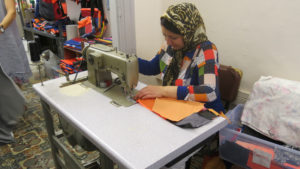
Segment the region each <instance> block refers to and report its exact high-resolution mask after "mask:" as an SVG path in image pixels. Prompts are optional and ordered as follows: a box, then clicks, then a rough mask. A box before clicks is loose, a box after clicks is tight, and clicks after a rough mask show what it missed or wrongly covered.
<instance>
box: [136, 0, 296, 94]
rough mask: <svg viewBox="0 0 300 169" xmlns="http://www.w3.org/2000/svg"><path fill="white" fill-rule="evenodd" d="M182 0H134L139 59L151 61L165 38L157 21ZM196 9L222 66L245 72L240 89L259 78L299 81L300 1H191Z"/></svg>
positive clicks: (243, 89)
mask: <svg viewBox="0 0 300 169" xmlns="http://www.w3.org/2000/svg"><path fill="white" fill-rule="evenodd" d="M176 2H182V1H180V0H163V1H162V0H151V1H147V0H136V2H135V14H136V15H135V17H136V18H135V21H136V23H135V24H136V44H137V55H138V56H139V57H143V58H147V59H151V58H152V57H153V56H154V55H155V54H156V52H157V51H158V49H159V47H160V45H161V42H162V41H163V37H162V34H161V30H160V25H159V17H160V15H161V14H163V12H164V11H165V10H166V9H167V7H168V6H169V5H170V4H174V3H176ZM189 2H193V3H194V4H195V5H196V6H197V8H198V9H199V11H200V13H201V15H202V17H203V20H204V22H205V25H206V29H207V35H208V38H209V39H210V40H211V41H212V42H214V43H215V44H216V46H217V48H218V50H219V54H220V62H221V63H222V64H225V65H231V66H233V67H236V68H239V69H241V70H242V71H243V73H244V75H243V78H242V83H241V87H240V89H241V90H242V91H245V92H250V91H251V89H252V85H253V83H254V82H255V81H256V80H258V79H259V77H260V76H261V75H265V76H266V75H271V76H276V77H281V78H286V79H290V80H297V81H300V75H299V73H298V72H300V56H299V51H298V49H299V48H300V18H299V17H300V1H299V0H263V1H261V0H243V1H239V0H226V1H220V0H189Z"/></svg>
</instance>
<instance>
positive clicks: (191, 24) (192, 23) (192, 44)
mask: <svg viewBox="0 0 300 169" xmlns="http://www.w3.org/2000/svg"><path fill="white" fill-rule="evenodd" d="M161 18H165V19H167V20H168V21H170V22H171V23H173V24H174V25H175V26H176V28H177V29H178V30H179V31H180V34H181V35H183V41H184V47H183V48H182V49H179V50H174V53H175V55H174V56H173V57H174V58H173V59H172V61H171V63H170V65H169V66H168V68H167V70H166V73H165V76H164V79H163V85H164V86H166V85H174V83H175V80H176V79H177V78H178V74H179V71H180V66H181V65H180V64H181V62H182V59H183V57H184V53H185V52H187V51H189V50H193V49H195V48H196V47H197V45H199V44H200V43H201V42H204V41H207V36H206V33H205V26H204V23H203V19H202V18H201V16H200V13H199V11H198V9H197V8H196V6H195V5H194V4H192V3H180V4H177V5H171V6H170V7H169V8H168V9H167V11H166V13H164V14H163V15H162V16H161Z"/></svg>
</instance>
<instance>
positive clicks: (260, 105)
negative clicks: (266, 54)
mask: <svg viewBox="0 0 300 169" xmlns="http://www.w3.org/2000/svg"><path fill="white" fill-rule="evenodd" d="M241 121H242V124H244V125H247V126H249V127H251V128H252V129H254V130H256V131H258V132H260V133H262V134H263V135H265V136H268V137H270V138H272V139H274V140H278V141H282V142H284V143H286V144H288V145H292V146H296V147H300V82H297V81H291V80H285V79H281V78H276V77H263V76H262V77H261V78H260V79H259V80H258V81H257V82H255V84H254V86H253V90H252V92H251V94H250V97H249V99H248V101H247V102H246V104H245V108H244V110H243V114H242V118H241Z"/></svg>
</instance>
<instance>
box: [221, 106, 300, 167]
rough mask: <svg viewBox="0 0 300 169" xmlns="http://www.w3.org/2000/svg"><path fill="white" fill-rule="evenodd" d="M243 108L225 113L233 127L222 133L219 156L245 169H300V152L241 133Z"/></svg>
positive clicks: (230, 125)
mask: <svg viewBox="0 0 300 169" xmlns="http://www.w3.org/2000/svg"><path fill="white" fill-rule="evenodd" d="M243 108H244V107H243V105H237V106H236V107H235V108H234V109H233V110H231V111H229V112H228V113H227V114H226V115H227V117H228V118H229V119H230V120H231V122H232V124H229V125H227V126H226V127H225V128H224V129H222V130H221V131H220V132H219V139H220V142H219V143H220V146H219V153H220V157H221V158H222V159H224V160H226V161H229V162H231V163H233V164H236V165H239V166H241V167H243V168H246V169H248V168H250V169H267V168H271V169H281V168H284V169H300V151H296V150H293V149H290V148H287V147H284V146H281V145H278V144H275V143H272V142H269V141H265V140H263V139H260V138H257V137H254V136H251V135H247V134H245V133H241V132H240V131H241V129H242V124H241V122H240V118H241V114H242V112H243Z"/></svg>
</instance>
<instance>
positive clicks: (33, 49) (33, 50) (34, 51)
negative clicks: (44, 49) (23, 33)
mask: <svg viewBox="0 0 300 169" xmlns="http://www.w3.org/2000/svg"><path fill="white" fill-rule="evenodd" d="M28 48H29V51H30V60H31V61H32V62H38V61H40V55H39V49H38V45H37V43H36V42H35V41H29V42H28Z"/></svg>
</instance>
